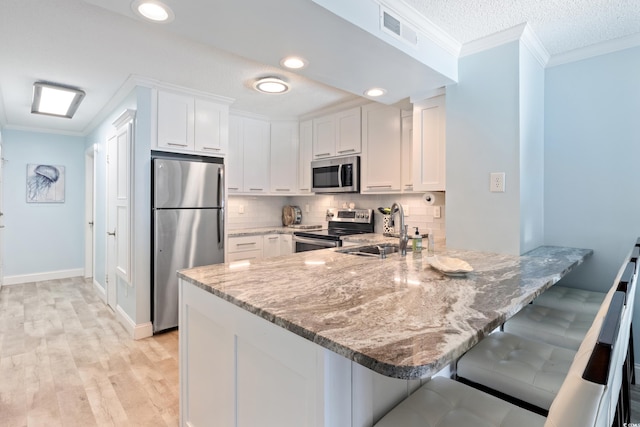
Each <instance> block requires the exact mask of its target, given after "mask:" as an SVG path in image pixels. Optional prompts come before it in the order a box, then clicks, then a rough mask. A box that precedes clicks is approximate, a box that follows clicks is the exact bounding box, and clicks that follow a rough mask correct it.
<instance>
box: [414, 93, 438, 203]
mask: <svg viewBox="0 0 640 427" xmlns="http://www.w3.org/2000/svg"><path fill="white" fill-rule="evenodd" d="M445 126H446V115H445V98H444V95H440V96H436V97H434V98H430V99H427V100H425V101H422V102H420V103H415V104H414V107H413V127H414V130H413V188H414V190H417V191H445V156H446V153H445V141H446V135H445Z"/></svg>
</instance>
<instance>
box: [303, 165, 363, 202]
mask: <svg viewBox="0 0 640 427" xmlns="http://www.w3.org/2000/svg"><path fill="white" fill-rule="evenodd" d="M311 191H313V192H314V193H359V192H360V157H359V156H349V157H339V158H335V159H324V160H314V161H312V162H311Z"/></svg>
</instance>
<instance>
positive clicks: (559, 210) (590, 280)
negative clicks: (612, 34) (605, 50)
mask: <svg viewBox="0 0 640 427" xmlns="http://www.w3.org/2000/svg"><path fill="white" fill-rule="evenodd" d="M638 70H640V48H634V49H627V50H624V51H620V52H617V53H612V54H608V55H603V56H599V57H595V58H591V59H588V60H583V61H579V62H574V63H570V64H566V65H561V66H557V67H553V68H549V69H547V71H546V93H545V122H546V125H545V160H544V161H545V243H547V244H552V245H553V244H557V245H564V246H575V247H582V248H592V249H593V250H594V256H593V258H592V259H591V260H589V261H588V262H587V263H585V265H584V266H583V267H581V268H579V269H578V270H577V271H576V272H575V273H574V274H572V275H571V276H570V277H568V278H567V281H570V284H573V285H575V286H579V287H584V288H587V289H594V290H601V291H604V290H605V289H607V288H608V287H610V286H611V284H612V283H613V279H614V276H615V273H616V271H617V269H618V267H619V266H620V264H621V262H622V259H623V257H624V256H625V255H626V253H627V252H628V251H629V250H630V249H631V247H632V245H633V243H634V242H635V240H636V237H639V236H640V190H639V183H640V166H639V165H640V78H639V77H638ZM636 313H639V312H638V309H637V308H636ZM639 314H640V313H639ZM636 323H637V322H636ZM636 342H638V343H639V344H640V340H636Z"/></svg>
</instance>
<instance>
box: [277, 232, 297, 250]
mask: <svg viewBox="0 0 640 427" xmlns="http://www.w3.org/2000/svg"><path fill="white" fill-rule="evenodd" d="M294 252H295V250H294V248H293V236H292V235H291V234H281V235H280V255H290V254H292V253H294Z"/></svg>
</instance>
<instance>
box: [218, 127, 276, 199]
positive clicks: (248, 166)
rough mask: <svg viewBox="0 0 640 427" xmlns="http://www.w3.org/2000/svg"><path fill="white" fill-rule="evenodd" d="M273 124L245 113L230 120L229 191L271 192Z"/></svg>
mask: <svg viewBox="0 0 640 427" xmlns="http://www.w3.org/2000/svg"><path fill="white" fill-rule="evenodd" d="M269 158H270V125H269V122H267V121H265V120H259V119H253V118H248V117H241V116H235V115H232V116H230V119H229V161H228V162H227V178H228V179H227V183H228V184H227V185H228V187H227V188H228V189H229V193H251V194H267V193H268V192H269V169H270V168H269V160H268V159H269Z"/></svg>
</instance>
